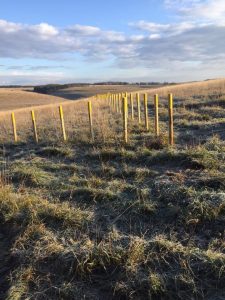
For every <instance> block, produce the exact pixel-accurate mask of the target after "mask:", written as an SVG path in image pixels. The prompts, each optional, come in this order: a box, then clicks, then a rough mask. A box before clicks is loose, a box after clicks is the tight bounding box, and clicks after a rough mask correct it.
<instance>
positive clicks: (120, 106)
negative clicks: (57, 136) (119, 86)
mask: <svg viewBox="0 0 225 300" xmlns="http://www.w3.org/2000/svg"><path fill="white" fill-rule="evenodd" d="M119 103H120V105H119V111H120V114H122V94H121V93H120V94H119Z"/></svg>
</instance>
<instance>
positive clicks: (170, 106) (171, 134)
mask: <svg viewBox="0 0 225 300" xmlns="http://www.w3.org/2000/svg"><path fill="white" fill-rule="evenodd" d="M168 109H169V144H170V145H171V146H173V144H174V131H173V95H172V94H169V95H168Z"/></svg>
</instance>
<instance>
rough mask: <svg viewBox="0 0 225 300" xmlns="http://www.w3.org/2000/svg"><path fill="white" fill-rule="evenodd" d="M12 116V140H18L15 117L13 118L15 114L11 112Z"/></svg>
mask: <svg viewBox="0 0 225 300" xmlns="http://www.w3.org/2000/svg"><path fill="white" fill-rule="evenodd" d="M11 117H12V127H13V135H14V141H15V142H17V141H18V136H17V131H16V119H15V114H14V112H12V114H11Z"/></svg>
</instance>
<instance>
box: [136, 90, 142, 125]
mask: <svg viewBox="0 0 225 300" xmlns="http://www.w3.org/2000/svg"><path fill="white" fill-rule="evenodd" d="M136 101H137V110H138V124H141V108H140V95H139V93H137V94H136Z"/></svg>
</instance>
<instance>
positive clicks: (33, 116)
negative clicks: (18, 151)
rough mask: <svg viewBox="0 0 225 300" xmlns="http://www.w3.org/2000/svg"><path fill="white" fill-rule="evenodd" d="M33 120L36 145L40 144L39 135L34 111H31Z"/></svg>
mask: <svg viewBox="0 0 225 300" xmlns="http://www.w3.org/2000/svg"><path fill="white" fill-rule="evenodd" d="M31 119H32V124H33V130H34V140H35V142H36V143H38V134H37V126H36V119H35V113H34V110H32V111H31Z"/></svg>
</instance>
